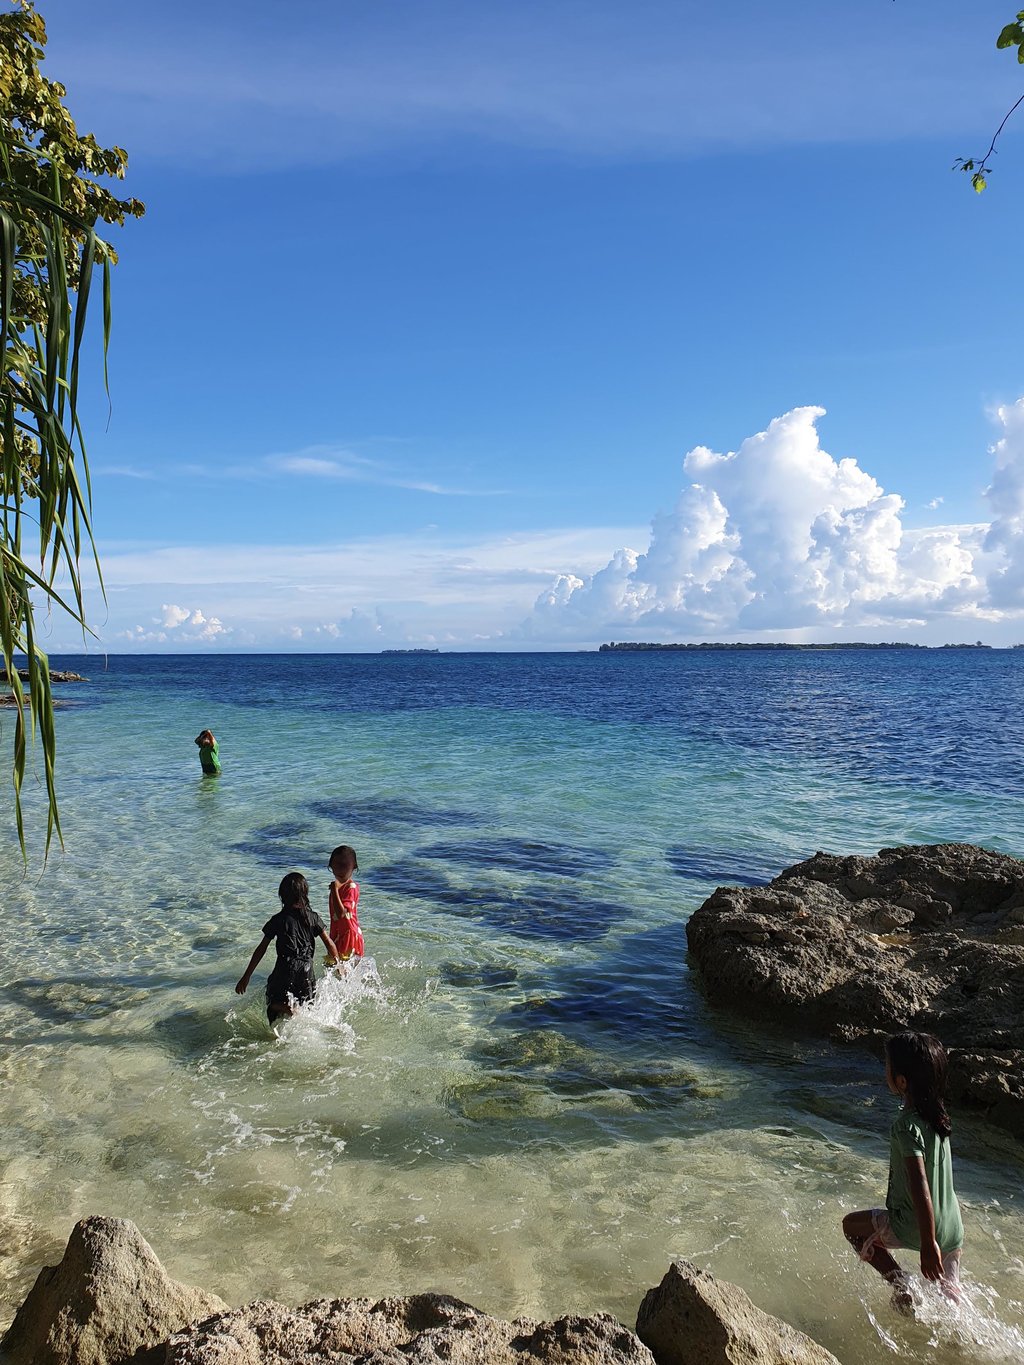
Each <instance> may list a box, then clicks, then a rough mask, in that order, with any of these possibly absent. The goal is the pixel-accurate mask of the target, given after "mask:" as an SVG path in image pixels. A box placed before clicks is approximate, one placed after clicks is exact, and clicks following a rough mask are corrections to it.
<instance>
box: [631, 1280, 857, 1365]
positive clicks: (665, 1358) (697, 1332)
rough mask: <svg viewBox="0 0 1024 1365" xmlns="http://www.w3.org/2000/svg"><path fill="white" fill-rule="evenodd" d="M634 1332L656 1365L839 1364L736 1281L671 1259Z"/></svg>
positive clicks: (640, 1313)
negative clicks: (763, 1307) (755, 1300)
mask: <svg viewBox="0 0 1024 1365" xmlns="http://www.w3.org/2000/svg"><path fill="white" fill-rule="evenodd" d="M636 1332H637V1336H638V1337H639V1338H640V1340H641V1341H642V1342H644V1344H645V1345H647V1346H649V1347H650V1348H651V1352H652V1353H653V1355H654V1358H655V1360H656V1361H657V1362H658V1365H839V1362H838V1361H837V1360H836V1358H835V1356H834V1355H833V1354H832V1353H831V1351H826V1350H825V1348H824V1346H819V1345H818V1343H817V1342H816V1341H812V1339H811V1338H810V1337H809V1336H805V1335H804V1333H803V1332H798V1331H797V1330H796V1328H795V1327H790V1325H789V1324H788V1323H786V1322H782V1321H781V1320H780V1319H779V1318H773V1317H772V1316H771V1314H770V1313H764V1312H762V1310H761V1309H760V1308H758V1307H756V1306H755V1305H754V1304H753V1303H751V1301H750V1299H749V1298H748V1297H747V1295H746V1294H745V1293H744V1292H743V1290H742V1289H740V1288H738V1287H737V1286H736V1285H734V1284H729V1283H728V1282H727V1281H725V1280H716V1279H715V1277H714V1275H709V1274H708V1272H707V1271H706V1270H698V1269H697V1267H696V1266H695V1265H691V1264H690V1262H689V1261H674V1262H673V1263H672V1265H671V1266H669V1269H668V1272H667V1273H666V1275H665V1278H664V1279H663V1280H662V1282H661V1284H659V1285H658V1287H657V1289H651V1290H649V1291H648V1293H647V1296H646V1298H645V1299H644V1301H643V1303H642V1304H641V1305H640V1312H639V1313H638V1315H637V1319H636Z"/></svg>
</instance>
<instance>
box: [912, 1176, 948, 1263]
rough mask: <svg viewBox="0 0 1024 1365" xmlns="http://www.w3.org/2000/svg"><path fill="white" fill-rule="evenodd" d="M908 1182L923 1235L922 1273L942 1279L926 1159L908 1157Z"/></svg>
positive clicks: (940, 1254) (940, 1253) (940, 1256)
mask: <svg viewBox="0 0 1024 1365" xmlns="http://www.w3.org/2000/svg"><path fill="white" fill-rule="evenodd" d="M907 1183H908V1184H909V1186H910V1197H911V1199H912V1200H913V1201H914V1212H915V1213H916V1214H917V1229H918V1232H919V1233H920V1235H921V1274H922V1275H923V1276H924V1277H925V1279H926V1280H941V1279H942V1252H941V1250H940V1249H939V1244H938V1242H937V1241H936V1240H935V1210H934V1208H933V1207H932V1195H931V1190H929V1188H928V1177H927V1176H926V1175H925V1169H924V1161H923V1160H922V1159H921V1157H919V1156H908V1157H907Z"/></svg>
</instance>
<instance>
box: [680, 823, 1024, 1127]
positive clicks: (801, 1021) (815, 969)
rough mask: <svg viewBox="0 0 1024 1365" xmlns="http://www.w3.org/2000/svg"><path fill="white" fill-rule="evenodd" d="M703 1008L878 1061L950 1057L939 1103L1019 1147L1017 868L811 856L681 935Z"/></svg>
mask: <svg viewBox="0 0 1024 1365" xmlns="http://www.w3.org/2000/svg"><path fill="white" fill-rule="evenodd" d="M686 933H687V939H688V941H689V945H690V954H691V958H692V960H693V961H694V963H695V964H696V965H697V966H698V967H699V969H700V973H701V976H702V978H703V982H704V985H705V988H706V990H707V993H708V995H709V997H710V998H711V999H712V1000H714V1001H716V1002H717V1003H720V1004H723V1005H727V1006H729V1007H730V1008H735V1009H740V1010H743V1011H745V1012H747V1013H752V1014H755V1015H758V1016H760V1017H762V1018H772V1019H775V1018H781V1019H783V1020H788V1021H789V1022H791V1023H794V1024H796V1025H798V1026H799V1027H801V1028H807V1029H812V1030H815V1031H818V1032H824V1033H828V1034H829V1035H830V1036H832V1037H833V1038H836V1039H837V1040H842V1041H853V1042H863V1043H865V1044H867V1045H868V1046H871V1047H873V1048H875V1049H876V1050H878V1049H880V1047H881V1043H882V1040H883V1039H884V1038H885V1037H886V1035H888V1034H890V1033H893V1032H895V1031H898V1030H900V1029H903V1028H914V1029H920V1030H924V1031H927V1032H932V1033H936V1034H938V1036H939V1037H940V1038H941V1039H942V1040H943V1042H944V1043H945V1044H946V1045H947V1047H949V1048H950V1049H951V1055H950V1095H951V1098H952V1100H953V1101H954V1102H955V1103H959V1104H963V1105H967V1106H970V1107H972V1108H975V1109H978V1110H980V1111H982V1112H983V1113H984V1114H985V1115H986V1116H987V1117H988V1118H990V1119H991V1120H992V1121H993V1122H994V1123H997V1124H999V1125H1000V1126H1002V1127H1004V1128H1008V1129H1009V1130H1010V1131H1011V1132H1013V1133H1015V1134H1016V1135H1017V1136H1018V1137H1024V862H1021V861H1019V860H1018V859H1016V858H1011V857H1008V856H1007V855H1006V854H1002V853H991V852H989V851H988V850H987V849H982V848H976V847H974V845H972V844H926V845H919V846H915V847H909V848H884V849H882V850H881V852H880V853H879V854H878V856H877V857H874V858H860V857H848V858H842V857H835V856H833V855H831V854H828V853H816V854H815V855H814V857H813V858H808V859H807V861H806V862H802V863H797V864H796V866H795V867H790V868H787V869H786V871H785V872H783V873H781V874H780V875H779V876H778V877H776V878H775V880H774V881H773V882H771V884H770V885H769V886H765V887H721V888H719V889H718V890H717V891H716V892H715V893H714V895H712V896H711V897H709V899H708V900H706V901H705V902H704V904H703V905H702V906H701V907H700V909H699V910H697V911H696V912H695V913H694V914H693V916H692V917H691V919H690V922H689V924H688V925H687V930H686Z"/></svg>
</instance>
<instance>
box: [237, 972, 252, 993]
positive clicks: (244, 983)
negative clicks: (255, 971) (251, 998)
mask: <svg viewBox="0 0 1024 1365" xmlns="http://www.w3.org/2000/svg"><path fill="white" fill-rule="evenodd" d="M248 986H249V978H248V977H247V976H243V977H242V979H241V981H239V983H238V985H237V986H236V987H235V994H236V995H244V994H245V992H246V990H247V989H248Z"/></svg>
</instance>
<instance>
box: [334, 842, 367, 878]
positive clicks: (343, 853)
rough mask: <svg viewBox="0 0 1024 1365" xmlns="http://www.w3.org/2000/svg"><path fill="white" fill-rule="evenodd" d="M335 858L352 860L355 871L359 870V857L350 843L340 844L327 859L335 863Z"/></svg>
mask: <svg viewBox="0 0 1024 1365" xmlns="http://www.w3.org/2000/svg"><path fill="white" fill-rule="evenodd" d="M335 858H344V859H345V861H346V862H351V864H352V871H353V872H358V871H359V859H358V858H357V857H356V851H355V849H354V848H351V847H350V846H349V845H348V844H339V845H338V847H337V848H336V849H335V850H334V852H333V853H332V854H331V856H330V858H329V859H328V860H327V861H328V863H329V864H333V862H334V860H335Z"/></svg>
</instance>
